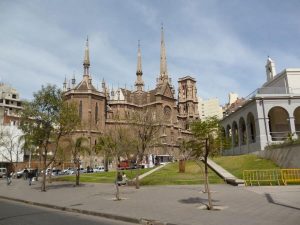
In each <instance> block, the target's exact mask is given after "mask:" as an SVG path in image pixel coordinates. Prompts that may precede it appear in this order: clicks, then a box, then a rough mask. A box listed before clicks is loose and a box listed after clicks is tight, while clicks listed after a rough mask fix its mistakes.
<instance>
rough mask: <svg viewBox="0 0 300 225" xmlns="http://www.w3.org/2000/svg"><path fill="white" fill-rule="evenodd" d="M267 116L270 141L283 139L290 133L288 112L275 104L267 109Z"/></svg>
mask: <svg viewBox="0 0 300 225" xmlns="http://www.w3.org/2000/svg"><path fill="white" fill-rule="evenodd" d="M268 117H269V128H270V135H271V137H272V141H282V140H285V139H286V138H287V137H288V135H290V134H291V127H290V120H289V114H288V112H287V111H286V110H285V109H284V108H282V107H279V106H275V107H273V108H272V109H271V110H270V111H269V113H268Z"/></svg>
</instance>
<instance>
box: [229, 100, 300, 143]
mask: <svg viewBox="0 0 300 225" xmlns="http://www.w3.org/2000/svg"><path fill="white" fill-rule="evenodd" d="M257 123H258V122H257V118H255V117H254V115H253V113H251V112H249V113H248V114H247V116H246V118H244V117H240V118H239V119H238V120H234V121H233V122H232V123H231V124H227V125H226V126H225V127H224V128H223V131H224V132H223V133H224V135H225V137H226V139H227V140H228V141H229V142H231V146H232V147H238V146H243V145H247V144H252V143H255V142H256V138H257V137H256V136H257V134H259V127H258V124H257ZM265 123H266V126H267V132H268V135H269V137H270V141H284V140H286V139H287V138H289V137H299V135H300V106H299V107H297V108H296V109H295V110H294V111H293V112H292V113H290V114H289V113H288V111H287V110H286V109H285V108H283V107H280V106H275V107H272V108H271V109H270V110H269V111H268V114H267V117H266V119H265Z"/></svg>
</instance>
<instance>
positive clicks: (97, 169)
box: [94, 166, 105, 173]
mask: <svg viewBox="0 0 300 225" xmlns="http://www.w3.org/2000/svg"><path fill="white" fill-rule="evenodd" d="M99 172H105V169H104V166H96V167H95V168H94V173H99Z"/></svg>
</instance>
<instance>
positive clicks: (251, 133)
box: [247, 112, 256, 143]
mask: <svg viewBox="0 0 300 225" xmlns="http://www.w3.org/2000/svg"><path fill="white" fill-rule="evenodd" d="M247 130H248V140H249V143H254V142H255V141H256V128H255V120H254V116H253V114H252V113H251V112H250V113H248V115H247Z"/></svg>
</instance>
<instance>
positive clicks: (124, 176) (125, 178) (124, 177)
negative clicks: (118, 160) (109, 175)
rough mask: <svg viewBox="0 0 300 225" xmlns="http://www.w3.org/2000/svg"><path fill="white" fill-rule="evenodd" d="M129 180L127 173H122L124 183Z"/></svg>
mask: <svg viewBox="0 0 300 225" xmlns="http://www.w3.org/2000/svg"><path fill="white" fill-rule="evenodd" d="M127 181H128V179H127V176H126V173H124V172H123V173H122V184H123V185H126V184H127Z"/></svg>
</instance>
